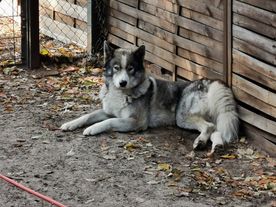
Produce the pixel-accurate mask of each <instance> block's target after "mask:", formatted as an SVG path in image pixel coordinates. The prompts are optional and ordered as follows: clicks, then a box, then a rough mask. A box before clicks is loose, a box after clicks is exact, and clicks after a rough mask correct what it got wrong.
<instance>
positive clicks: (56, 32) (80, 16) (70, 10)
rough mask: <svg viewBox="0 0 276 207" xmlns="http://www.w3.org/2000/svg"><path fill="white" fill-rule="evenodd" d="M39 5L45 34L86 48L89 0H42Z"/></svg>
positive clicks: (41, 26) (41, 23)
mask: <svg viewBox="0 0 276 207" xmlns="http://www.w3.org/2000/svg"><path fill="white" fill-rule="evenodd" d="M39 3H40V29H41V30H40V31H41V32H42V33H43V34H45V35H47V36H50V37H53V38H55V39H58V40H60V41H62V42H65V43H72V42H73V43H76V44H78V45H80V46H83V47H86V42H87V0H59V1H51V0H40V1H39Z"/></svg>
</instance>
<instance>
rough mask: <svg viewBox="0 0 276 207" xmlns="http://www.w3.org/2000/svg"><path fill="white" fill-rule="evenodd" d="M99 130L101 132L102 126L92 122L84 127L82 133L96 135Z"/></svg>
mask: <svg viewBox="0 0 276 207" xmlns="http://www.w3.org/2000/svg"><path fill="white" fill-rule="evenodd" d="M101 132H103V129H102V127H100V126H99V124H94V125H93V126H90V127H88V128H86V129H85V130H84V131H83V135H85V136H88V135H92V136H93V135H96V134H100V133H101Z"/></svg>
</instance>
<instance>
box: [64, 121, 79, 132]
mask: <svg viewBox="0 0 276 207" xmlns="http://www.w3.org/2000/svg"><path fill="white" fill-rule="evenodd" d="M78 127H79V124H78V123H77V122H76V121H70V122H66V123H64V124H62V125H61V127H60V129H61V130H62V131H73V130H75V129H77V128H78Z"/></svg>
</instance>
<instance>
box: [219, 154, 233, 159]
mask: <svg viewBox="0 0 276 207" xmlns="http://www.w3.org/2000/svg"><path fill="white" fill-rule="evenodd" d="M220 157H221V158H223V159H229V160H232V159H236V158H237V155H234V154H226V155H222V156H220Z"/></svg>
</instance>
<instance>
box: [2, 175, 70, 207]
mask: <svg viewBox="0 0 276 207" xmlns="http://www.w3.org/2000/svg"><path fill="white" fill-rule="evenodd" d="M0 178H2V179H3V180H5V181H7V182H9V183H11V184H12V185H14V186H16V187H17V188H20V189H22V190H24V191H26V192H28V193H30V194H33V195H35V196H36V197H39V198H41V199H43V200H45V201H47V202H48V203H51V204H52V205H55V206H58V207H66V206H65V205H63V204H61V203H59V202H57V201H55V200H53V199H52V198H49V197H47V196H45V195H42V194H40V193H38V192H35V191H33V190H32V189H30V188H27V187H25V186H24V185H21V184H20V183H18V182H16V181H14V180H12V179H10V178H8V177H6V176H4V175H1V174H0Z"/></svg>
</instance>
